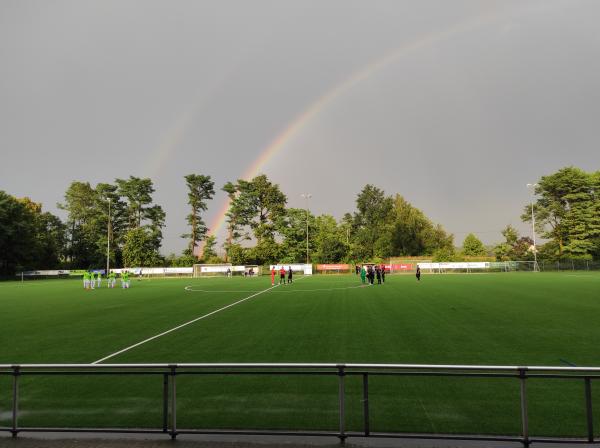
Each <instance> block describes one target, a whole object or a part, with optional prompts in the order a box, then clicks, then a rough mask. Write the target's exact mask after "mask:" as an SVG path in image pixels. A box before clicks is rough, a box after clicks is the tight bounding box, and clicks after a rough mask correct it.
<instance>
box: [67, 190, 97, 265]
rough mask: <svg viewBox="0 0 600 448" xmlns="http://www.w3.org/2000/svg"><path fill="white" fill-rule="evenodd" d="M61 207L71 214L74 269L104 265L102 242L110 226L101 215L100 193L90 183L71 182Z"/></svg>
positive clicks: (69, 253) (70, 253)
mask: <svg viewBox="0 0 600 448" xmlns="http://www.w3.org/2000/svg"><path fill="white" fill-rule="evenodd" d="M58 208H60V209H62V210H65V211H66V212H67V223H66V224H67V235H68V241H69V247H68V250H67V256H68V260H69V262H70V265H71V267H78V268H82V267H84V268H88V267H91V266H93V265H98V264H102V260H104V257H105V255H104V254H103V251H100V250H99V248H98V244H97V242H98V239H99V238H100V237H101V234H102V233H103V232H104V229H105V228H106V227H104V228H103V227H102V221H101V220H100V219H98V218H99V213H98V194H97V192H96V190H95V189H94V188H92V186H91V185H90V184H89V182H78V181H75V182H71V184H70V185H69V188H67V191H66V192H65V201H64V203H62V204H58Z"/></svg>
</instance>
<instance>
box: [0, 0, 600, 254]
mask: <svg viewBox="0 0 600 448" xmlns="http://www.w3.org/2000/svg"><path fill="white" fill-rule="evenodd" d="M598 17H600V2H598V1H595V0H543V1H524V0H517V1H509V0H502V1H492V0H489V1H485V0H483V1H482V0H471V1H464V0H453V1H452V2H448V1H447V0H437V1H434V0H418V1H417V0H415V1H402V0H393V1H385V0H377V1H366V0H365V1H352V0H325V1H323V0H315V1H309V0H303V1H294V0H283V1H281V0H273V1H263V0H255V1H242V0H239V1H230V0H219V1H182V0H179V1H177V0H175V1H173V0H168V1H167V0H165V1H156V0H138V1H133V0H102V1H91V0H77V1H61V0H54V1H43V0H39V1H29V0H2V1H0V155H1V159H0V190H4V191H6V192H8V193H10V194H12V195H14V196H17V197H23V196H28V197H30V198H32V199H33V200H35V201H37V202H41V203H42V204H43V206H44V209H45V210H48V211H51V212H53V213H57V214H58V215H59V216H61V217H64V212H62V211H59V210H58V209H57V207H56V204H57V203H58V202H60V201H62V199H63V196H64V192H65V190H66V189H67V187H68V185H69V184H70V183H71V182H72V181H74V180H79V181H89V182H90V183H92V184H93V185H95V184H96V183H98V182H112V181H114V179H115V178H126V177H128V176H129V175H134V176H140V177H150V178H151V179H152V180H153V181H154V185H155V188H156V192H155V195H154V199H155V202H156V203H158V204H160V205H161V206H162V207H163V208H164V210H165V211H166V214H167V219H166V228H165V229H164V240H163V248H162V251H163V252H164V253H165V254H167V253H170V252H180V251H181V250H183V249H184V247H185V245H186V241H185V240H183V239H182V238H180V235H181V234H182V233H184V232H185V231H186V227H185V226H186V224H185V216H186V214H187V213H189V211H188V205H187V204H186V202H187V192H186V187H185V182H184V179H183V176H184V175H186V174H190V173H198V174H207V175H210V176H212V178H213V180H214V181H215V187H216V189H217V190H218V192H217V194H216V195H215V198H214V199H213V200H212V201H211V202H210V204H209V209H208V211H207V213H206V216H205V220H206V222H207V223H209V225H210V226H211V227H212V228H213V230H215V231H216V232H217V235H218V236H219V237H220V240H221V241H222V239H223V238H222V236H223V235H224V232H223V229H222V228H221V227H219V223H220V222H221V221H222V220H219V217H220V216H221V211H222V209H223V206H224V204H225V194H224V193H223V192H221V191H220V188H221V187H222V186H223V185H224V184H225V183H226V182H227V181H235V180H236V179H238V178H243V177H245V176H250V175H255V174H258V173H264V174H266V175H267V176H268V177H269V178H270V179H271V180H272V181H274V182H276V183H278V184H279V185H280V187H281V189H282V191H283V192H284V193H286V194H287V196H288V206H291V207H304V206H305V201H304V200H303V199H302V198H301V196H300V195H301V194H302V193H303V192H309V193H311V194H312V198H311V199H310V201H309V207H310V210H311V212H313V213H315V214H321V213H329V214H332V215H334V216H335V217H336V218H340V217H341V216H342V215H343V214H344V213H345V212H348V211H350V212H351V211H354V210H355V199H356V195H357V194H358V193H359V192H360V190H361V189H362V187H363V186H364V185H365V184H367V183H370V184H374V185H376V186H378V187H380V188H382V189H383V190H385V192H386V193H388V194H395V193H399V194H401V195H403V196H404V197H405V198H406V199H407V200H408V201H409V202H411V203H412V204H413V205H414V206H416V207H418V208H420V209H422V210H423V211H424V212H425V213H426V214H427V216H429V217H430V218H431V219H432V220H433V221H435V222H438V223H440V224H442V225H443V226H444V227H445V228H446V229H447V230H448V231H449V232H451V233H453V234H454V235H455V242H456V243H457V245H460V243H461V242H462V240H463V239H464V237H465V236H466V234H467V233H469V232H473V233H475V234H476V235H477V236H478V237H479V238H480V239H481V240H482V241H483V242H484V243H486V244H492V243H494V242H498V241H500V240H501V239H502V237H501V235H500V231H501V229H502V228H504V227H505V226H506V225H507V224H512V225H514V226H516V227H517V228H518V229H519V230H520V231H521V232H522V233H523V234H529V231H530V230H529V227H528V225H526V224H523V223H521V222H520V218H519V216H520V215H521V213H522V211H523V207H524V206H525V205H526V204H527V203H528V202H529V200H530V192H529V191H528V189H527V187H526V184H527V183H533V182H536V181H537V180H538V179H539V178H540V177H541V176H543V175H547V174H551V173H553V172H555V171H556V170H558V169H559V168H561V167H564V166H570V165H573V166H578V167H580V168H582V169H584V170H587V171H596V170H599V169H600V148H599V145H598V142H599V141H600V138H599V137H600V121H599V120H598V118H599V117H600V57H598V55H600V27H598V23H597V22H598V20H597V19H598Z"/></svg>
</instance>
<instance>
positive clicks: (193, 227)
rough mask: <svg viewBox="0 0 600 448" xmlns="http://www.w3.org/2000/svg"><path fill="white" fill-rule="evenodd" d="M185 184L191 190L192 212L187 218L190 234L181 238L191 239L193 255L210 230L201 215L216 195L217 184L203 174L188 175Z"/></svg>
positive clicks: (189, 200) (190, 247)
mask: <svg viewBox="0 0 600 448" xmlns="http://www.w3.org/2000/svg"><path fill="white" fill-rule="evenodd" d="M185 182H186V185H187V187H188V190H189V191H188V204H189V205H190V206H191V208H192V210H191V213H190V214H189V215H188V216H187V222H188V225H189V226H190V233H186V234H184V235H182V236H181V237H182V238H189V239H190V243H189V245H188V252H189V253H190V254H193V253H194V248H195V247H196V246H198V244H199V243H200V242H201V241H203V240H204V238H205V237H206V234H207V232H208V230H209V229H208V227H206V224H205V223H204V220H203V219H202V214H201V213H202V212H205V211H206V209H207V201H208V200H210V199H212V198H213V196H214V194H215V189H214V186H215V183H214V182H213V181H211V179H210V176H204V175H201V174H188V175H187V176H185ZM213 241H214V240H213ZM205 250H206V247H205ZM215 255H216V254H215ZM205 258H206V257H205Z"/></svg>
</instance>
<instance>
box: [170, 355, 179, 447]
mask: <svg viewBox="0 0 600 448" xmlns="http://www.w3.org/2000/svg"><path fill="white" fill-rule="evenodd" d="M170 367H171V432H170V434H171V439H175V438H176V437H177V385H176V381H175V380H176V378H177V377H176V375H177V365H176V364H173V365H171V366H170Z"/></svg>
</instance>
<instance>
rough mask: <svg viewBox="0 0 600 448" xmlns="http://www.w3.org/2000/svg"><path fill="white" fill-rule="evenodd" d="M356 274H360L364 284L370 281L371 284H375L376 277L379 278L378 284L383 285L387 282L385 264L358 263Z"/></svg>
mask: <svg viewBox="0 0 600 448" xmlns="http://www.w3.org/2000/svg"><path fill="white" fill-rule="evenodd" d="M356 275H360V280H361V281H362V283H363V284H365V283H368V284H369V285H373V284H375V278H377V284H378V285H381V284H383V283H385V265H383V264H382V265H378V264H376V265H372V264H368V265H362V266H358V265H357V266H356Z"/></svg>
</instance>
